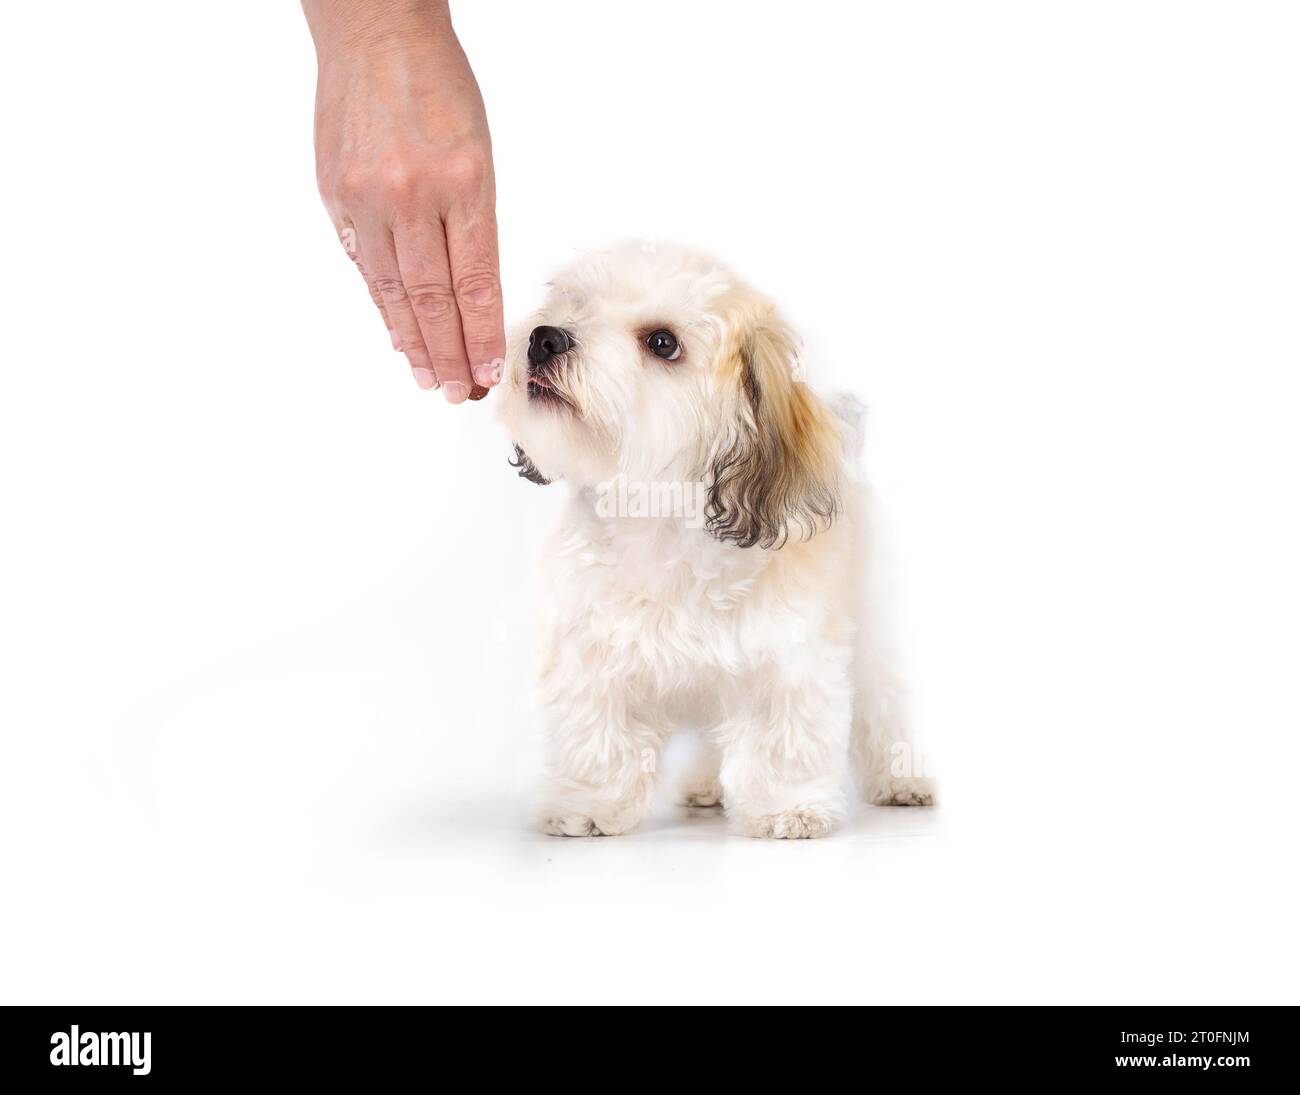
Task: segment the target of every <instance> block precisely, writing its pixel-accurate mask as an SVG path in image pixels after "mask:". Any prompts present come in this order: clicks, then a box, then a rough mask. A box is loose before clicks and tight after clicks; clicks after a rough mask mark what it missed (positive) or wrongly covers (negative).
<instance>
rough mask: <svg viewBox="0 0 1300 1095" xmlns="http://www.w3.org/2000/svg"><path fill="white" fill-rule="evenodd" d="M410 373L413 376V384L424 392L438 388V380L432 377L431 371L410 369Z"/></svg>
mask: <svg viewBox="0 0 1300 1095" xmlns="http://www.w3.org/2000/svg"><path fill="white" fill-rule="evenodd" d="M411 372H412V373H414V374H415V382H416V383H417V384H418V385H420V387H421V388H423V389H424V390H425V391H426V392H427V391H428V390H429V389H430V388H436V387H437V386H438V378H437V377H436V376H434V375H433V370H432V369H412V370H411Z"/></svg>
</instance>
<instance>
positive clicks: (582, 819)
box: [538, 806, 636, 836]
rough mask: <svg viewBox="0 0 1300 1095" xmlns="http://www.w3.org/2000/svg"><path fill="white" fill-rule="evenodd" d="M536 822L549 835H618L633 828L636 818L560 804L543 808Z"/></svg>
mask: <svg viewBox="0 0 1300 1095" xmlns="http://www.w3.org/2000/svg"><path fill="white" fill-rule="evenodd" d="M538 824H539V826H540V827H541V830H542V832H544V833H546V834H548V835H549V836H620V835H621V834H623V833H626V832H628V831H629V830H631V829H633V828H635V826H636V820H635V819H634V818H626V817H620V816H619V815H618V814H617V813H612V812H611V813H605V812H603V811H602V812H599V813H590V814H589V813H583V812H581V811H577V810H574V809H572V808H571V807H567V806H560V807H552V808H548V809H545V810H543V811H542V812H541V814H540V815H539V816H538Z"/></svg>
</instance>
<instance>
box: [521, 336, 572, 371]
mask: <svg viewBox="0 0 1300 1095" xmlns="http://www.w3.org/2000/svg"><path fill="white" fill-rule="evenodd" d="M572 346H573V339H572V338H570V337H569V332H568V331H564V330H561V329H560V328H559V327H534V328H533V333H532V334H531V335H529V336H528V364H529V365H533V366H537V365H545V364H546V363H547V362H548V361H550V360H551V358H553V357H558V356H559V355H560V354H562V353H564V352H565V351H566V350H568V349H570V348H571V347H572Z"/></svg>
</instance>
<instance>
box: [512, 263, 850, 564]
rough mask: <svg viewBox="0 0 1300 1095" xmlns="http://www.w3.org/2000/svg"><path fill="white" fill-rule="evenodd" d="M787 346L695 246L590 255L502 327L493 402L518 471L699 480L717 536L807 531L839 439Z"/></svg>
mask: <svg viewBox="0 0 1300 1095" xmlns="http://www.w3.org/2000/svg"><path fill="white" fill-rule="evenodd" d="M797 349H798V343H797V340H796V338H795V336H794V334H793V333H792V332H791V331H790V329H789V328H788V327H787V326H786V325H785V324H784V322H782V320H781V319H780V317H779V316H778V315H777V313H776V310H775V308H774V307H773V306H772V304H771V303H770V302H769V301H768V300H767V299H766V298H764V297H762V296H760V295H759V294H758V293H756V292H755V291H754V290H753V289H751V288H749V287H748V286H747V285H745V284H744V283H743V282H741V281H740V280H739V279H737V278H736V277H735V276H734V275H733V274H731V273H730V272H729V271H728V270H726V269H725V268H723V267H722V266H720V265H718V264H717V263H716V262H714V261H712V260H711V259H709V258H707V257H705V256H703V255H699V254H696V253H693V252H688V251H684V250H679V249H667V248H663V247H655V248H654V249H650V250H647V249H642V248H636V247H626V248H622V249H619V250H615V251H610V252H601V253H595V254H589V255H585V256H583V257H582V258H581V259H579V260H578V261H577V262H575V263H574V264H573V265H572V266H570V267H569V268H568V269H567V270H565V271H564V272H563V273H561V274H560V275H559V276H558V277H557V278H555V280H554V281H552V282H551V284H550V292H549V294H548V296H547V299H546V303H545V304H544V306H543V307H542V308H541V309H540V310H539V311H538V312H537V313H535V314H534V315H533V316H531V317H529V319H528V320H527V321H526V322H525V323H523V324H521V325H520V326H519V328H518V329H517V330H516V331H515V332H513V334H512V337H511V339H510V347H509V351H508V355H507V358H506V369H505V375H504V377H503V379H502V382H501V386H500V391H501V397H502V398H501V401H500V407H501V417H502V420H503V421H504V423H505V425H506V428H507V429H508V430H509V431H510V435H511V437H512V438H513V439H514V442H515V445H516V450H517V453H518V466H519V467H520V474H521V475H524V476H525V477H526V478H530V479H532V480H533V481H534V482H541V483H545V482H549V481H552V480H555V479H561V478H563V479H567V480H570V481H571V482H573V483H575V484H576V485H578V486H580V487H599V486H600V485H601V484H606V483H610V482H612V481H614V480H616V479H617V478H618V477H620V476H622V477H625V478H626V480H627V481H629V482H641V483H665V482H677V483H697V482H699V483H703V484H704V485H705V490H706V493H707V499H708V503H707V506H706V508H705V527H706V528H707V529H708V531H709V532H710V533H711V534H712V535H714V536H715V537H717V538H718V539H720V540H724V541H728V542H731V543H734V544H737V545H739V546H741V547H753V546H755V545H758V546H760V547H773V546H779V545H780V544H781V543H783V542H784V541H785V539H786V538H787V536H789V535H790V534H791V533H792V532H793V533H795V534H796V535H811V534H812V533H813V532H814V531H816V529H817V528H818V527H820V526H822V525H824V524H826V523H828V522H829V521H830V520H831V519H832V518H833V517H834V514H835V510H836V506H837V492H838V477H839V468H840V454H841V448H840V440H839V430H838V424H837V420H836V418H835V416H834V415H833V414H832V413H831V412H830V410H829V409H828V408H827V407H826V406H825V404H824V403H822V402H821V400H820V399H818V398H817V396H816V395H815V394H814V393H813V392H812V391H811V390H810V389H809V387H808V385H806V384H804V383H803V382H802V378H801V376H800V371H799V363H798V359H797Z"/></svg>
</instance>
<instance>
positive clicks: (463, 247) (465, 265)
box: [445, 204, 506, 388]
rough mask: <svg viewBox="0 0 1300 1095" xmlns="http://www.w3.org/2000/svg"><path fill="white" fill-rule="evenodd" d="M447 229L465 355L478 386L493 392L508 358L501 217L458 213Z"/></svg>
mask: <svg viewBox="0 0 1300 1095" xmlns="http://www.w3.org/2000/svg"><path fill="white" fill-rule="evenodd" d="M445 227H446V232H447V255H448V257H449V258H450V259H451V278H452V285H453V286H454V288H455V290H456V306H457V308H458V309H459V311H460V324H461V329H462V330H463V332H464V335H465V355H466V357H467V358H468V360H469V364H470V368H471V369H472V370H473V373H474V382H475V383H476V384H479V385H481V386H482V387H484V388H491V387H493V386H494V385H496V383H497V382H498V381H499V380H500V379H501V370H502V367H503V366H504V364H505V361H504V359H505V355H506V335H505V321H504V318H503V317H504V312H503V308H502V303H501V272H500V260H499V258H498V255H497V220H496V214H495V213H494V212H493V210H492V206H491V205H490V204H489V205H486V206H484V205H478V204H475V205H472V206H467V207H466V206H462V207H458V208H454V209H452V210H449V211H448V213H447V214H446V219H445Z"/></svg>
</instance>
